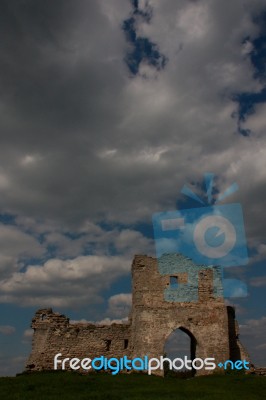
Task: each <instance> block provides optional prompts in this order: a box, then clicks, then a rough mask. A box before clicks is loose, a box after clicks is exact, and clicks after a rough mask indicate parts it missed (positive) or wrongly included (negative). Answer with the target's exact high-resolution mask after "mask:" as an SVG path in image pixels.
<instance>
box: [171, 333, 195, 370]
mask: <svg viewBox="0 0 266 400" xmlns="http://www.w3.org/2000/svg"><path fill="white" fill-rule="evenodd" d="M181 332H182V333H183V334H184V335H186V336H187V338H188V339H189V350H188V351H186V354H180V355H175V356H174V355H173V356H171V354H169V353H167V352H165V350H166V345H167V341H169V340H171V336H172V339H173V334H178V333H181ZM197 345H198V342H197V339H196V337H195V335H194V334H193V333H192V332H191V330H189V329H187V328H186V327H184V326H182V325H181V326H178V327H176V328H174V329H172V330H171V332H170V333H169V334H168V335H166V337H165V342H164V354H166V357H169V356H170V359H172V358H176V357H178V358H182V359H183V358H184V356H185V355H186V356H187V358H188V359H189V360H192V361H193V360H194V359H195V358H196V350H197ZM181 353H182V352H181ZM187 372H190V371H189V370H188V371H187ZM195 374H196V370H195V369H194V368H192V370H191V373H190V375H191V376H194V375H195Z"/></svg>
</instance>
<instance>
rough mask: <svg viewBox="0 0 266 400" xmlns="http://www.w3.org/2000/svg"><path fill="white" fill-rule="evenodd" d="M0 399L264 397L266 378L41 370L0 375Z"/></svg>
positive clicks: (229, 399) (227, 399)
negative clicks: (29, 373) (177, 376)
mask: <svg viewBox="0 0 266 400" xmlns="http://www.w3.org/2000/svg"><path fill="white" fill-rule="evenodd" d="M0 399H3V400H4V399H14V400H15V399H16V400H44V399H45V400H47V399H48V400H50V399H56V400H59V399H64V400H68V399H95V400H100V399H104V400H113V399H114V400H127V399H128V400H133V399H134V400H142V399H145V400H149V399H164V400H168V399H169V400H170V399H171V400H174V399H177V400H183V399H184V400H189V399H193V400H198V399H199V400H207V399H208V400H216V399H224V400H242V399H243V400H244V399H247V400H253V399H266V377H258V376H245V375H234V374H232V375H224V376H222V375H213V376H205V377H198V378H193V379H180V378H176V377H170V376H169V377H166V378H159V377H155V376H147V375H142V374H131V375H125V374H120V375H116V376H112V375H109V374H89V375H85V376H81V375H78V374H74V373H68V372H51V373H48V372H41V373H34V374H31V375H27V374H24V375H19V376H17V377H14V378H13V377H12V378H11V377H7V378H0Z"/></svg>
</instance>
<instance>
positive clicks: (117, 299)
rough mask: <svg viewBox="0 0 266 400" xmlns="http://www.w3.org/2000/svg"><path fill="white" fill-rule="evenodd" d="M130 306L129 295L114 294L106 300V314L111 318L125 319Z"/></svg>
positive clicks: (130, 299)
mask: <svg viewBox="0 0 266 400" xmlns="http://www.w3.org/2000/svg"><path fill="white" fill-rule="evenodd" d="M131 304H132V295H131V293H120V294H115V295H113V296H111V297H110V298H109V300H108V309H107V314H108V315H111V316H112V317H117V318H126V317H128V315H129V312H130V309H131Z"/></svg>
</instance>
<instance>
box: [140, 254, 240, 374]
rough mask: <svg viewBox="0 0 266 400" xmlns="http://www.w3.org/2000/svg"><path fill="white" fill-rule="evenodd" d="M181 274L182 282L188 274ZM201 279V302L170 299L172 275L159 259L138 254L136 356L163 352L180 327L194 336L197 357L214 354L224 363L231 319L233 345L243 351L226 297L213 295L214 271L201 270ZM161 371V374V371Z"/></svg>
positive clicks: (199, 288)
mask: <svg viewBox="0 0 266 400" xmlns="http://www.w3.org/2000/svg"><path fill="white" fill-rule="evenodd" d="M195 267H196V266H195ZM179 270H180V269H179ZM178 275H179V278H180V280H179V282H183V283H185V282H186V280H187V277H186V276H185V275H184V273H183V272H181V273H176V276H178ZM198 279H199V281H198V300H197V301H194V302H193V301H192V302H183V303H180V302H175V301H172V302H171V301H166V300H165V297H164V293H165V290H166V289H167V290H166V294H167V293H168V294H169V290H168V288H169V286H170V275H164V276H162V275H161V274H160V273H159V272H158V265H157V260H156V259H155V258H152V257H147V256H136V257H135V259H134V261H133V266H132V282H133V291H132V292H133V308H132V346H133V347H132V357H135V356H139V357H140V356H143V355H149V356H150V357H159V356H161V355H163V354H164V345H165V342H166V340H167V338H168V336H169V335H170V334H171V333H172V332H173V331H174V330H175V329H177V328H180V329H182V330H183V331H185V332H186V333H187V334H188V335H189V336H190V337H191V342H192V346H193V347H194V350H193V351H194V352H195V357H196V358H202V359H204V358H206V357H214V358H215V359H216V360H217V362H220V361H221V362H224V361H226V360H227V359H229V358H230V344H229V320H230V326H231V329H230V340H231V342H232V345H231V346H232V348H234V350H235V351H236V352H237V350H238V354H240V349H239V346H238V344H237V343H236V332H235V331H234V329H235V328H234V327H235V325H234V315H233V314H230V315H229V314H228V309H227V307H226V305H225V303H224V300H223V298H222V297H216V296H214V294H213V271H212V270H211V269H208V268H207V269H206V270H204V269H201V270H200V271H199V276H198ZM173 291H174V289H173ZM168 294H167V296H168ZM135 327H137V329H135ZM239 358H240V357H239ZM210 372H211V373H212V372H213V371H210ZM157 373H158V374H161V372H160V371H157ZM202 373H203V374H206V373H208V371H205V370H204V369H202V370H199V371H198V374H202Z"/></svg>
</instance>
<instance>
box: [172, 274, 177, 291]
mask: <svg viewBox="0 0 266 400" xmlns="http://www.w3.org/2000/svg"><path fill="white" fill-rule="evenodd" d="M170 287H171V288H172V289H175V288H177V287H178V278H177V276H170Z"/></svg>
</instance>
